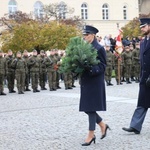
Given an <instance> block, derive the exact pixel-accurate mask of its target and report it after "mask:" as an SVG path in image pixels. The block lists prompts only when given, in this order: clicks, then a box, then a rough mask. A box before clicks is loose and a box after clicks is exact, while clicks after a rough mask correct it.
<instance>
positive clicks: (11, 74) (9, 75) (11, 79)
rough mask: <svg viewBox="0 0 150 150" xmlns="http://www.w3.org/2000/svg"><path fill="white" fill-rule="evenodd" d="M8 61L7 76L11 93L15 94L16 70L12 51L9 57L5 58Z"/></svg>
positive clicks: (9, 52)
mask: <svg viewBox="0 0 150 150" xmlns="http://www.w3.org/2000/svg"><path fill="white" fill-rule="evenodd" d="M5 59H6V76H7V83H8V89H9V93H15V92H16V91H14V83H15V69H14V68H13V67H12V65H11V63H12V61H13V60H14V57H13V53H12V51H11V50H9V51H8V55H7V56H6V57H5Z"/></svg>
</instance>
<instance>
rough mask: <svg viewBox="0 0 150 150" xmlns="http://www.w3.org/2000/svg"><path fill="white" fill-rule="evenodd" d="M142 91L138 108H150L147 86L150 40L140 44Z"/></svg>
mask: <svg viewBox="0 0 150 150" xmlns="http://www.w3.org/2000/svg"><path fill="white" fill-rule="evenodd" d="M140 64H141V72H140V89H139V97H138V104H137V106H142V107H144V108H150V88H148V87H147V86H146V80H147V78H148V77H149V75H150V39H148V40H147V38H146V37H145V39H144V40H143V41H142V42H141V44H140Z"/></svg>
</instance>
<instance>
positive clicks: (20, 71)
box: [12, 52, 27, 94]
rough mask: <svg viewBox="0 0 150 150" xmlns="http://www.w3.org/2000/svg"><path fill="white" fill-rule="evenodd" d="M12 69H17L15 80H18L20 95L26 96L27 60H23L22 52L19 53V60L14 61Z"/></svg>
mask: <svg viewBox="0 0 150 150" xmlns="http://www.w3.org/2000/svg"><path fill="white" fill-rule="evenodd" d="M12 67H13V68H15V78H16V80H17V89H18V94H24V87H25V73H26V70H27V64H26V62H25V60H24V59H23V58H21V52H17V58H16V59H14V60H13V62H12Z"/></svg>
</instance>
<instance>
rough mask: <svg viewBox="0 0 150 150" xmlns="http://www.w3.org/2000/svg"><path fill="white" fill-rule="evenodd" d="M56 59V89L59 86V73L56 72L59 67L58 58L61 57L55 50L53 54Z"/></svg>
mask: <svg viewBox="0 0 150 150" xmlns="http://www.w3.org/2000/svg"><path fill="white" fill-rule="evenodd" d="M54 57H55V59H56V61H57V69H56V88H57V89H60V88H61V87H60V86H59V80H60V74H59V72H58V69H59V66H60V59H61V57H60V56H59V54H58V52H57V51H56V52H55V55H54Z"/></svg>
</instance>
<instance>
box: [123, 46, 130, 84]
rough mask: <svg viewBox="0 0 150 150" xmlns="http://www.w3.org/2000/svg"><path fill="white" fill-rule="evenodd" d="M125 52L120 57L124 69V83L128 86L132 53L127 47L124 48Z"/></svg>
mask: <svg viewBox="0 0 150 150" xmlns="http://www.w3.org/2000/svg"><path fill="white" fill-rule="evenodd" d="M125 49H126V51H125V52H124V53H123V55H122V60H123V65H124V68H125V77H126V83H127V84H130V83H131V82H130V77H131V69H132V53H131V51H130V49H129V46H126V47H125Z"/></svg>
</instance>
